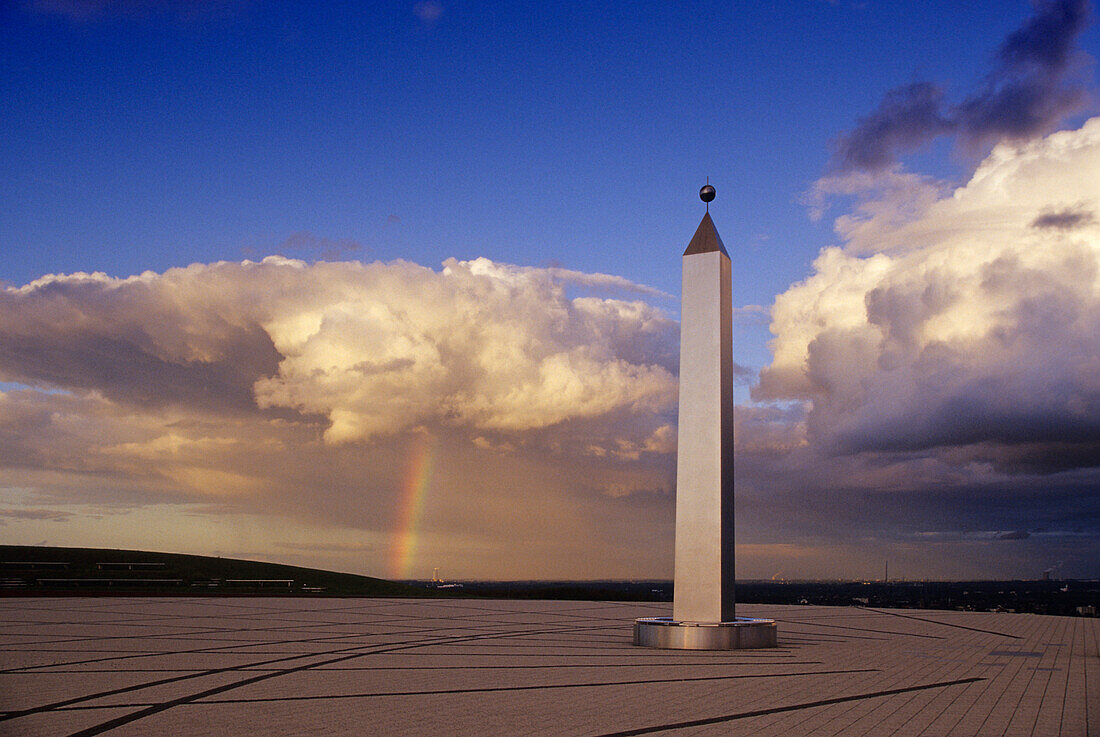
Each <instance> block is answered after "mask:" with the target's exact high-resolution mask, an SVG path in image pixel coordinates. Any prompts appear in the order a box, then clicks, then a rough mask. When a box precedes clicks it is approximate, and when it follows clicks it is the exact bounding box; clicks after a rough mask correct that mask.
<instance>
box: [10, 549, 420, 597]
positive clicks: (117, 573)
mask: <svg viewBox="0 0 1100 737" xmlns="http://www.w3.org/2000/svg"><path fill="white" fill-rule="evenodd" d="M134 594H141V595H174V596H201V595H210V596H234V595H253V596H255V595H263V596H280V595H281V596H439V595H440V594H439V593H438V592H433V591H430V590H427V589H423V588H418V587H415V586H409V585H406V584H401V583H395V582H393V581H386V580H383V579H380V578H371V577H369V576H357V575H354V574H351V573H335V572H333V571H322V570H317V569H314V568H302V567H300V566H288V565H281V564H278V563H261V562H258V561H251V560H237V559H235V558H214V557H210V556H205V555H182V554H179V553H156V552H151V551H145V550H111V549H105V548H59V547H44V546H31V545H0V595H6V596H34V595H41V596H48V595H65V596H71V595H87V596H105V595H134Z"/></svg>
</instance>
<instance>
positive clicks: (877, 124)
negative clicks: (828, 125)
mask: <svg viewBox="0 0 1100 737" xmlns="http://www.w3.org/2000/svg"><path fill="white" fill-rule="evenodd" d="M1090 15H1091V14H1090V8H1089V3H1088V0H1056V1H1046V2H1039V3H1037V4H1036V12H1035V14H1034V15H1033V16H1032V17H1031V18H1030V19H1029V20H1028V21H1027V22H1026V23H1025V24H1024V25H1023V26H1022V27H1021V28H1019V29H1018V30H1016V31H1014V32H1013V33H1012V34H1010V35H1009V36H1008V38H1007V39H1005V41H1004V42H1003V43H1002V44H1001V46H1000V48H999V49H998V52H997V57H996V62H995V65H994V68H993V70H992V71H991V72H990V73H989V74H988V75H987V76H986V78H985V80H984V82H983V84H982V86H981V87H980V89H979V90H978V91H977V92H975V93H974V94H972V95H970V96H968V97H967V98H966V99H965V100H963V101H962V102H961V103H959V104H958V105H955V106H951V105H945V104H944V100H943V91H942V90H941V89H940V87H939V86H937V85H935V84H932V83H930V82H917V83H913V84H908V85H905V86H902V87H896V88H894V89H892V90H890V91H888V92H887V93H886V96H885V97H884V99H883V101H882V103H881V104H880V105H879V107H878V109H877V110H876V111H875V112H873V113H872V114H870V115H868V116H866V117H864V118H861V119H860V120H859V122H858V124H857V125H856V127H855V128H854V129H853V130H851V131H849V132H848V133H845V134H843V135H841V136H840V137H839V138H838V139H837V141H836V142H835V144H834V150H833V157H832V161H831V164H830V167H831V168H832V169H833V170H839V171H857V170H864V171H881V170H882V169H884V168H886V167H887V166H889V165H890V164H891V163H892V162H893V161H894V159H895V157H896V156H897V155H898V154H902V153H905V152H908V151H913V150H915V149H917V148H920V147H921V146H922V145H924V144H925V143H927V142H928V141H930V140H932V139H933V138H936V137H938V136H941V135H951V134H953V135H956V136H957V137H958V139H959V140H960V142H962V143H964V144H966V145H968V146H984V145H988V144H990V143H995V142H996V141H998V140H1001V139H1005V138H1007V139H1013V140H1026V139H1029V138H1032V137H1034V136H1037V135H1041V134H1044V133H1047V132H1049V131H1051V130H1052V129H1054V128H1055V127H1056V126H1057V125H1058V123H1059V122H1060V121H1061V120H1062V118H1064V117H1065V116H1066V115H1069V114H1072V113H1074V112H1077V111H1078V110H1080V109H1081V107H1082V105H1083V104H1084V102H1085V99H1086V91H1085V88H1084V86H1083V85H1082V84H1081V83H1080V82H1078V81H1076V80H1074V79H1073V78H1072V71H1073V70H1074V65H1075V58H1076V56H1077V55H1078V54H1081V52H1078V51H1076V50H1075V48H1074V43H1075V41H1076V40H1077V37H1078V36H1079V35H1080V34H1081V31H1082V30H1084V28H1085V26H1086V25H1087V24H1088V21H1089V18H1090Z"/></svg>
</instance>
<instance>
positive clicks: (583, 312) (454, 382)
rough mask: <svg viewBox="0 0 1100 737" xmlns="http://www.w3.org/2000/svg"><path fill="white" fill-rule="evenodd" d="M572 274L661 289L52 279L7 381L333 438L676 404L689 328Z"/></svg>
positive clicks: (288, 265) (398, 271)
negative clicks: (682, 338)
mask: <svg viewBox="0 0 1100 737" xmlns="http://www.w3.org/2000/svg"><path fill="white" fill-rule="evenodd" d="M568 282H575V283H582V284H586V285H589V286H596V287H604V286H614V287H620V288H628V289H635V290H636V291H645V290H644V288H642V287H635V286H634V285H631V284H630V283H629V282H626V281H625V280H622V279H620V278H617V277H609V276H606V275H599V274H595V275H583V274H577V273H574V272H567V271H563V270H561V269H532V268H521V267H514V266H509V265H505V264H496V263H493V262H491V261H488V260H486V259H478V260H475V261H470V262H460V261H454V260H450V261H448V262H447V263H446V264H445V266H444V268H443V269H442V271H433V270H432V269H429V268H426V267H422V266H418V265H415V264H411V263H407V262H394V263H390V264H380V263H375V264H367V265H363V264H359V263H333V264H329V263H323V262H322V263H317V264H313V265H307V264H305V263H303V262H300V261H292V260H287V259H282V258H277V257H273V258H268V259H266V260H264V261H263V262H262V263H253V262H245V263H241V264H234V263H219V264H211V265H198V264H197V265H193V266H190V267H187V268H183V269H172V270H169V271H168V272H166V273H164V274H153V273H146V274H142V275H140V276H135V277H130V278H127V279H115V278H110V277H107V276H105V275H103V274H73V275H67V276H47V277H43V278H41V279H38V280H37V281H35V282H32V283H31V284H28V285H26V286H24V287H20V288H9V289H7V290H5V291H4V292H3V293H0V305H2V306H3V309H2V310H0V377H2V378H3V380H7V381H17V382H23V383H25V384H29V385H36V386H50V387H55V388H61V389H74V390H95V391H99V392H102V393H103V394H104V395H105V396H106V397H107V398H109V399H111V400H113V401H117V402H125V403H133V404H139V405H146V406H166V405H173V404H175V405H186V406H201V407H203V408H204V409H207V410H210V411H215V412H222V413H227V412H249V411H255V410H256V409H257V408H270V409H274V410H282V411H288V410H289V411H293V412H296V413H302V414H305V415H312V414H317V415H322V416H324V417H326V418H327V419H328V422H329V426H328V428H327V429H326V431H325V438H326V440H328V441H331V442H346V441H355V440H367V439H370V438H371V437H372V436H375V435H378V434H386V433H395V432H400V431H402V430H405V429H408V428H410V427H413V426H415V425H417V424H420V423H439V424H443V425H447V426H452V427H471V428H476V429H478V430H496V431H523V430H531V429H536V428H543V427H548V426H552V425H555V424H558V423H561V422H564V421H567V420H571V419H578V418H592V417H599V416H603V415H607V414H609V413H613V412H616V411H620V410H626V411H628V412H634V413H639V414H650V413H654V412H660V411H665V410H668V409H669V407H670V406H671V405H672V404H673V403H674V401H675V396H676V384H675V378H674V371H675V360H676V348H675V342H676V325H675V323H674V322H672V321H671V320H670V319H668V318H667V317H666V316H664V314H663V313H662V312H661V311H660V310H659V309H657V308H655V307H652V306H650V305H648V304H647V303H644V302H641V301H626V300H621V299H612V298H601V297H595V296H585V297H575V298H571V297H568V296H567V295H566V291H565V287H564V283H568Z"/></svg>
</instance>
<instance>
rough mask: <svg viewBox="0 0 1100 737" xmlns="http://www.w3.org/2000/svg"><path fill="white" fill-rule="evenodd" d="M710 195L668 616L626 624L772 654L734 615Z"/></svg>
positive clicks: (756, 630) (726, 292)
mask: <svg viewBox="0 0 1100 737" xmlns="http://www.w3.org/2000/svg"><path fill="white" fill-rule="evenodd" d="M714 195H715V192H714V187H712V186H710V184H709V183H708V184H707V185H706V186H705V187H703V188H702V189H701V190H700V191H699V197H700V198H701V199H702V200H703V202H706V203H707V212H706V214H704V215H703V220H702V222H700V223H699V227H698V229H696V231H695V235H694V236H693V237H692V239H691V242H690V243H689V244H688V247H687V250H686V251H684V258H683V285H682V290H681V298H680V299H681V301H680V419H679V440H678V448H677V451H676V570H675V576H676V581H675V593H674V594H673V601H672V616H671V617H649V618H644V619H639V620H636V621H635V622H634V644H636V645H643V646H646V647H662V648H682V649H689V650H732V649H739V648H757V647H775V646H776V641H777V637H776V627H775V622H774V621H773V620H769V619H750V618H746V617H741V618H738V617H737V616H736V615H735V614H734V596H733V587H734V570H733V295H732V290H731V273H730V257H729V254H728V253H727V252H726V247H725V246H724V245H723V244H722V239H721V237H719V235H718V231H717V230H716V229H715V228H714V221H713V220H711V219H710V202H711V201H712V200H713V199H714Z"/></svg>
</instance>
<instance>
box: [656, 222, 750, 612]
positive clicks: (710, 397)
mask: <svg viewBox="0 0 1100 737" xmlns="http://www.w3.org/2000/svg"><path fill="white" fill-rule="evenodd" d="M708 210H709V208H708ZM730 287H731V285H730V257H729V254H728V253H726V247H725V246H724V245H723V244H722V239H721V237H719V235H718V231H717V230H715V228H714V221H712V220H711V219H710V212H709V211H708V212H707V213H706V214H705V215H703V221H702V222H701V223H699V228H698V229H697V230H696V231H695V236H694V237H693V238H692V239H691V243H689V244H688V247H687V250H686V251H684V259H683V287H682V290H681V292H680V294H681V295H682V296H681V298H680V300H681V301H680V418H679V423H678V424H679V433H678V441H677V442H678V445H677V451H676V573H675V576H676V590H675V596H674V599H673V608H672V618H673V619H675V620H677V621H680V622H731V621H733V620H734V618H735V615H734V611H733V610H734V596H733V585H734V572H733V296H732V294H731V291H730Z"/></svg>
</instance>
